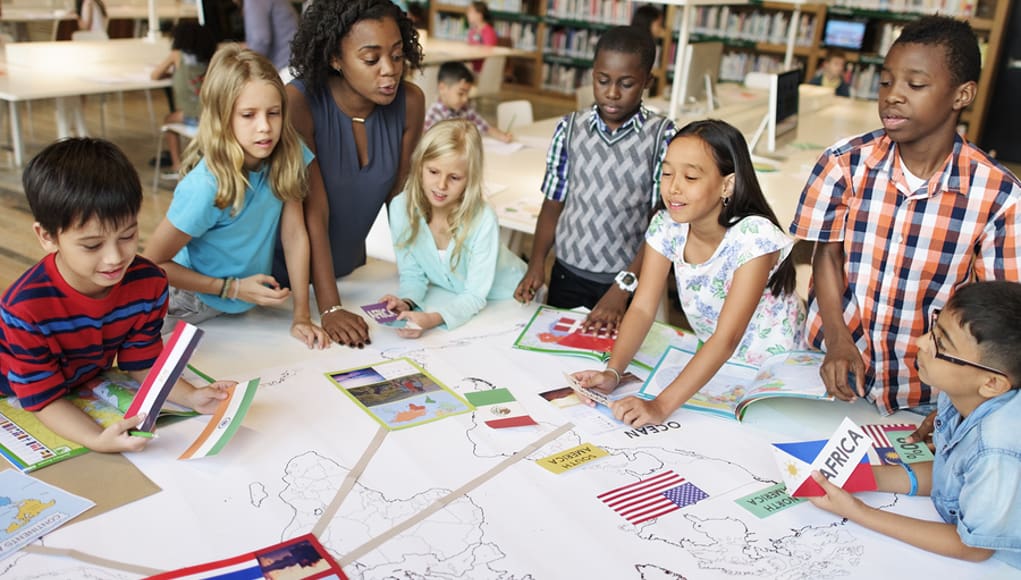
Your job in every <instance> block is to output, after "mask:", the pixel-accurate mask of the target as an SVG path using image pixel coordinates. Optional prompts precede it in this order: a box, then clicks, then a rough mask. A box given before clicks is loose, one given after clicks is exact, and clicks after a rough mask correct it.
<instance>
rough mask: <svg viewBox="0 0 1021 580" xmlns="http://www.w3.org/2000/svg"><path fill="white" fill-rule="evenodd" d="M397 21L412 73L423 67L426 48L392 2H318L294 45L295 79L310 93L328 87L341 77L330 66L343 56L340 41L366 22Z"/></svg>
mask: <svg viewBox="0 0 1021 580" xmlns="http://www.w3.org/2000/svg"><path fill="white" fill-rule="evenodd" d="M384 18H393V19H394V21H396V22H397V27H398V28H399V29H400V31H401V40H402V44H403V49H404V59H405V61H406V62H407V64H408V66H406V67H404V71H405V73H406V72H407V71H408V69H409V68H410V69H417V68H419V67H420V66H421V63H422V45H420V44H419V43H418V31H417V30H415V27H414V26H412V23H411V19H410V18H408V15H407V14H405V13H404V12H403V11H402V10H401V9H400V8H398V7H397V5H396V4H394V3H393V2H391V1H390V0H316V1H315V2H313V3H312V6H310V7H309V9H308V11H306V12H305V14H304V15H303V16H302V18H301V23H300V24H299V25H298V32H297V33H296V34H295V35H294V40H293V41H292V43H291V68H292V69H293V71H294V76H295V78H300V79H302V80H303V81H305V85H306V86H307V87H308V88H310V89H318V88H320V87H322V86H324V85H325V84H326V80H327V79H328V78H329V76H330V75H339V74H340V73H338V72H337V71H335V70H333V68H332V67H331V66H330V62H331V61H332V60H333V59H334V58H335V57H339V56H340V41H341V39H343V38H344V37H345V36H347V34H348V32H350V31H351V28H352V27H353V26H354V25H355V23H357V22H360V21H362V20H382V19H384Z"/></svg>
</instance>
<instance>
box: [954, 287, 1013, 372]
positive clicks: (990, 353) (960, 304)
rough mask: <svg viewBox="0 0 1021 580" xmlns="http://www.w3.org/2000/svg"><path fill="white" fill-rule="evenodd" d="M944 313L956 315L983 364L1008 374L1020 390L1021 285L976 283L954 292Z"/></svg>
mask: <svg viewBox="0 0 1021 580" xmlns="http://www.w3.org/2000/svg"><path fill="white" fill-rule="evenodd" d="M943 312H944V313H946V312H953V313H955V314H956V315H957V317H958V320H960V322H961V326H962V327H964V328H965V329H966V330H967V331H968V332H969V333H971V335H972V336H973V337H975V342H977V343H978V348H979V351H980V352H981V353H982V361H981V362H982V364H984V365H986V366H989V367H992V368H994V369H999V370H1001V371H1003V372H1005V373H1007V377H1008V379H1009V380H1010V384H1011V385H1012V386H1013V388H1015V389H1017V388H1018V387H1019V386H1021V356H1018V352H1019V351H1021V284H1018V283H1017V282H1005V281H1003V280H997V281H990V282H975V283H974V284H968V285H967V286H963V287H961V288H960V289H958V290H957V291H956V292H954V295H953V296H951V297H950V300H948V301H947V305H946V308H944V309H943Z"/></svg>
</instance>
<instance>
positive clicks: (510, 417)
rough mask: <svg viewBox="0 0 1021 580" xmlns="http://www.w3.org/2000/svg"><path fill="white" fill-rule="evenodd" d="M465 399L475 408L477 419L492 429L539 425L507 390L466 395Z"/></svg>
mask: <svg viewBox="0 0 1021 580" xmlns="http://www.w3.org/2000/svg"><path fill="white" fill-rule="evenodd" d="M464 397H465V398H466V399H468V402H469V403H471V404H472V405H474V406H475V417H477V418H479V419H482V421H483V422H484V423H485V424H486V425H487V426H488V427H490V428H492V429H504V428H507V427H523V426H526V425H537V423H536V422H535V420H534V419H532V418H531V417H530V416H529V415H528V412H527V411H525V408H524V406H522V405H521V403H520V402H518V401H517V400H516V399H515V398H514V395H512V394H511V392H510V391H508V390H507V389H490V390H488V391H476V392H474V393H465V395H464Z"/></svg>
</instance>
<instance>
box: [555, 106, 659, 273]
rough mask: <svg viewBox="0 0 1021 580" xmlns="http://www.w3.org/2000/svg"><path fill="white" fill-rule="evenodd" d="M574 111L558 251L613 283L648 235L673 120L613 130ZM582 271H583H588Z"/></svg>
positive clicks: (569, 263) (579, 268) (573, 265)
mask: <svg viewBox="0 0 1021 580" xmlns="http://www.w3.org/2000/svg"><path fill="white" fill-rule="evenodd" d="M595 114H596V113H595V112H594V111H593V112H586V113H584V114H578V113H573V114H572V115H571V122H570V125H569V133H568V135H567V148H568V149H567V150H568V154H569V155H570V158H569V159H570V166H569V168H568V172H569V173H568V188H569V189H568V192H567V196H566V197H565V200H564V209H563V211H562V212H561V214H560V219H559V220H557V228H556V238H555V239H556V245H555V249H556V255H557V259H558V260H560V261H561V262H563V263H564V264H565V265H566V266H568V267H569V268H570V269H571V270H572V271H574V272H575V273H576V274H578V275H581V276H582V277H584V278H588V279H590V280H593V281H595V282H600V283H603V284H607V283H610V282H612V281H613V277H614V275H615V274H616V273H617V272H619V271H621V270H624V269H626V268H627V267H628V265H629V264H630V263H631V260H632V259H634V257H635V254H636V253H637V252H638V250H639V248H641V245H642V243H643V242H644V240H645V230H646V228H647V227H648V226H649V215H650V213H651V211H652V207H653V205H654V204H655V199H656V196H657V195H659V192H658V191H655V183H656V181H657V177H658V176H656V175H654V172H655V168H656V166H657V163H658V161H659V159H658V153H659V146H660V143H662V141H663V136H664V132H665V130H666V128H667V125H668V123H667V122H666V119H665V118H664V117H662V116H659V115H650V116H649V117H648V118H647V119H646V120H645V123H644V124H643V126H642V129H641V130H640V131H636V130H635V129H634V128H633V127H629V128H628V129H627V130H623V131H621V130H618V131H616V132H615V133H614V134H613V135H607V134H606V133H605V132H604V131H602V130H600V129H598V128H595V127H593V125H592V119H591V117H590V115H595ZM579 271H583V272H584V273H585V274H588V275H585V274H582V273H581V272H579Z"/></svg>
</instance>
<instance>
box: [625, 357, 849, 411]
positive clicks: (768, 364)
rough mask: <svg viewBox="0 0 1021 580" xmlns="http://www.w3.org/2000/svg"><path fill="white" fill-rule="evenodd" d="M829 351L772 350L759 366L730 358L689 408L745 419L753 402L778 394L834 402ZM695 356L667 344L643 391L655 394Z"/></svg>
mask: <svg viewBox="0 0 1021 580" xmlns="http://www.w3.org/2000/svg"><path fill="white" fill-rule="evenodd" d="M824 356H825V353H822V352H818V351H807V350H795V351H789V352H784V353H781V354H777V355H773V356H771V357H769V358H768V359H766V360H765V361H764V362H763V363H762V364H761V365H759V366H758V367H755V366H752V365H748V364H743V363H739V362H736V361H732V360H731V361H727V362H726V363H724V364H723V366H722V367H720V370H719V371H718V372H717V373H716V375H715V376H714V377H713V378H712V379H710V380H709V382H708V383H706V384H705V385H704V386H703V387H702V388H701V389H699V391H698V392H697V393H695V394H694V395H693V396H692V397H691V398H690V399H688V402H686V403H685V404H684V408H686V409H691V410H692V411H703V412H707V413H711V414H714V415H718V416H721V417H728V418H730V419H736V420H738V421H740V420H741V419H743V418H744V414H745V411H747V409H748V405H750V404H752V403H754V402H756V401H762V400H765V399H770V398H775V397H788V398H797V399H814V400H828V401H832V400H833V397H831V396H829V395H828V394H827V393H826V385H825V384H823V382H822V378H821V377H820V376H819V369H820V367H822V361H823V357H824ZM694 357H695V351H694V350H689V349H684V348H677V347H673V346H671V347H668V348H667V350H666V352H665V353H663V357H662V358H660V360H659V362H658V363H657V364H656V367H655V368H654V369H653V371H652V373H651V374H650V375H649V378H648V379H646V380H645V384H644V385H642V389H641V390H640V391H639V392H638V396H639V397H642V398H643V399H646V400H652V399H655V398H656V397H657V396H658V395H659V394H660V393H662V392H663V391H664V390H665V389H666V388H667V387H668V386H669V385H670V383H672V382H673V381H674V379H676V378H677V375H679V374H680V373H681V371H682V370H683V369H684V367H685V366H686V365H687V364H688V363H689V362H691V359H692V358H694Z"/></svg>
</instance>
